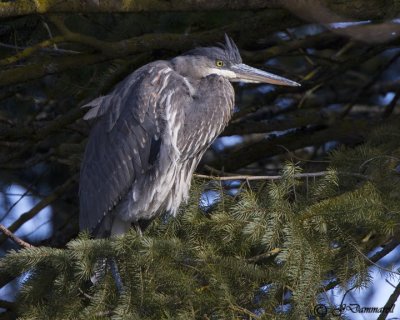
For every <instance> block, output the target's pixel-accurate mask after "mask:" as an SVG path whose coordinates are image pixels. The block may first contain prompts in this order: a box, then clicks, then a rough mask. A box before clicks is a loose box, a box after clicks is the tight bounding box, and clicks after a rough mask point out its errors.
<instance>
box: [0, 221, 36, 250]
mask: <svg viewBox="0 0 400 320" xmlns="http://www.w3.org/2000/svg"><path fill="white" fill-rule="evenodd" d="M0 231H1V232H3V234H4V235H6V236H7V237H8V238H10V239H11V240H12V241H14V242H15V243H16V244H18V245H20V246H21V247H23V248H33V247H34V246H33V245H31V244H30V243H28V242H26V241H24V240H22V239H21V238H19V237H17V236H16V235H15V234H14V233H12V232H11V231H10V230H8V229H7V228H6V227H5V226H3V225H2V224H0Z"/></svg>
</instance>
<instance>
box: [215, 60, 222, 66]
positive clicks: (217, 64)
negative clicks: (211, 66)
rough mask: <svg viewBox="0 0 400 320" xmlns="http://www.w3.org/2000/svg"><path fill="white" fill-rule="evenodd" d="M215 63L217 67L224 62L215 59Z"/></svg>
mask: <svg viewBox="0 0 400 320" xmlns="http://www.w3.org/2000/svg"><path fill="white" fill-rule="evenodd" d="M215 65H216V66H217V67H223V66H224V62H223V61H222V60H217V61H215Z"/></svg>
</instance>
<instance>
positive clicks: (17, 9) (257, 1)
mask: <svg viewBox="0 0 400 320" xmlns="http://www.w3.org/2000/svg"><path fill="white" fill-rule="evenodd" d="M277 7H281V1H278V0H276V1H263V0H247V1H241V0H233V1H232V0H214V1H208V0H185V1H178V0H173V1H162V0H147V1H135V0H128V1H127V0H102V1H92V0H69V1H60V0H47V1H30V0H17V1H15V2H6V3H0V16H1V17H12V16H21V15H27V14H45V13H128V12H148V11H197V10H254V9H264V8H277Z"/></svg>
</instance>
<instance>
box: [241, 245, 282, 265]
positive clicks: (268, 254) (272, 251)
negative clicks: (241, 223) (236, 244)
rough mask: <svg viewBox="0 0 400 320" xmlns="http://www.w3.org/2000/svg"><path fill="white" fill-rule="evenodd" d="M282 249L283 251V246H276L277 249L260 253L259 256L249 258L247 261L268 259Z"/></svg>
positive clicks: (254, 261)
mask: <svg viewBox="0 0 400 320" xmlns="http://www.w3.org/2000/svg"><path fill="white" fill-rule="evenodd" d="M281 251H282V249H281V248H275V249H272V250H271V251H268V252H265V253H261V254H259V255H257V256H254V257H251V258H248V259H247V261H249V262H253V263H257V262H259V261H260V260H264V259H268V258H270V257H272V256H275V255H277V254H278V253H279V252H281Z"/></svg>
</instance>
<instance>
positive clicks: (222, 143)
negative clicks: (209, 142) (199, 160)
mask: <svg viewBox="0 0 400 320" xmlns="http://www.w3.org/2000/svg"><path fill="white" fill-rule="evenodd" d="M242 142H243V137H242V136H228V137H221V138H218V139H217V140H215V142H214V143H213V147H214V148H215V149H216V150H217V151H223V150H224V149H226V148H232V147H234V146H236V145H238V144H240V143H242Z"/></svg>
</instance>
